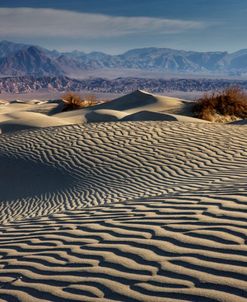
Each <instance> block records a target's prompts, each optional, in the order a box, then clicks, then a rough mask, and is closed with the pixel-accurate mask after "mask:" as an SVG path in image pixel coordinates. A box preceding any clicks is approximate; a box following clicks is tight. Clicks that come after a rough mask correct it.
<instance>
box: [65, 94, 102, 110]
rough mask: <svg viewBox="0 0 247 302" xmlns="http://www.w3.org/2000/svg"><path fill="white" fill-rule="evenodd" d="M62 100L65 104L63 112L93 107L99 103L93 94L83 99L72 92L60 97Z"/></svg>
mask: <svg viewBox="0 0 247 302" xmlns="http://www.w3.org/2000/svg"><path fill="white" fill-rule="evenodd" d="M62 100H63V101H64V103H65V109H64V111H69V110H75V109H81V108H86V107H90V106H94V105H96V104H97V103H98V102H99V101H98V100H97V98H96V96H95V95H93V94H90V95H87V96H84V97H83V96H80V95H79V94H76V93H74V92H67V93H66V94H64V95H62Z"/></svg>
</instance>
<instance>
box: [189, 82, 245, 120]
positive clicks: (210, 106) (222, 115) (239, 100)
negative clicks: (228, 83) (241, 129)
mask: <svg viewBox="0 0 247 302" xmlns="http://www.w3.org/2000/svg"><path fill="white" fill-rule="evenodd" d="M193 112H194V114H195V116H196V117H197V118H200V119H203V120H207V121H212V122H230V121H235V120H239V119H244V118H247V94H246V93H245V92H244V91H243V90H241V89H240V88H238V87H232V88H227V89H225V90H223V91H221V92H214V93H212V94H205V95H204V96H203V97H202V98H200V99H199V100H197V101H196V103H195V105H194V108H193Z"/></svg>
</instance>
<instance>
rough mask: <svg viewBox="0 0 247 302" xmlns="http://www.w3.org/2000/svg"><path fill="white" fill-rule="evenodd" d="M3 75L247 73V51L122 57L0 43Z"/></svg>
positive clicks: (162, 51) (147, 51) (139, 52)
mask: <svg viewBox="0 0 247 302" xmlns="http://www.w3.org/2000/svg"><path fill="white" fill-rule="evenodd" d="M0 58H1V60H0V74H1V75H10V76H11V75H30V74H39V75H58V74H60V75H67V76H71V75H72V74H74V75H77V76H80V75H84V76H85V74H86V73H87V71H91V70H96V71H97V70H102V69H103V70H104V69H107V70H111V69H112V70H117V69H119V70H125V69H126V70H140V71H141V70H147V71H157V72H161V73H162V72H165V73H176V74H179V73H183V74H186V73H188V74H194V73H196V74H204V75H205V74H213V73H216V74H217V73H221V74H222V75H227V74H232V73H237V74H238V73H245V72H247V51H246V50H241V51H238V52H235V53H232V54H228V53H227V52H196V51H184V50H174V49H169V48H155V47H151V48H141V49H132V50H129V51H127V52H125V53H123V54H120V55H109V54H105V53H102V52H91V53H88V54H86V53H84V52H80V51H72V52H64V53H60V52H58V51H55V50H54V51H50V50H47V49H45V48H42V47H39V46H31V45H25V44H18V43H13V42H8V41H2V42H0Z"/></svg>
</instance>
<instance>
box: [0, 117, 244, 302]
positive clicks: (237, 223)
mask: <svg viewBox="0 0 247 302" xmlns="http://www.w3.org/2000/svg"><path fill="white" fill-rule="evenodd" d="M245 134H246V126H245V125H241V126H235V125H222V124H210V123H209V124H208V123H205V124H204V123H203V124H201V123H199V124H198V123H183V122H164V121H163V122H161V121H160V122H150V121H149V122H121V123H114V122H113V123H96V124H93V123H92V124H85V125H68V126H60V127H51V128H45V129H38V130H25V131H20V132H16V133H12V134H3V135H1V137H0V166H1V167H4V168H3V169H1V170H0V173H1V180H3V182H2V183H1V184H0V191H1V192H2V195H1V202H0V221H1V224H0V247H1V248H0V268H1V269H0V301H11V302H12V301H14V302H15V301H25V302H26V301H32V302H36V301H102V302H103V301H105V302H106V301H147V302H149V301H158V302H159V301H162V302H166V301H168V302H169V301H173V302H174V301H195V302H197V301H202V302H204V301H206V302H208V301H227V302H232V301H238V302H242V301H246V298H247V265H246V264H247V257H246V255H247V245H246V242H247V218H246V213H247V197H246V193H247V192H246V188H247V186H246V184H247V183H246V179H247V168H246V167H247V165H246V163H247V162H246V161H247V160H246V158H247V157H246V155H247V138H246V135H245ZM18 166H19V167H23V169H22V170H21V169H17V167H18ZM18 173H19V174H18ZM49 183H51V184H52V185H50V186H49ZM11 184H13V185H11ZM14 184H18V185H16V186H14ZM31 184H33V186H32V185H31Z"/></svg>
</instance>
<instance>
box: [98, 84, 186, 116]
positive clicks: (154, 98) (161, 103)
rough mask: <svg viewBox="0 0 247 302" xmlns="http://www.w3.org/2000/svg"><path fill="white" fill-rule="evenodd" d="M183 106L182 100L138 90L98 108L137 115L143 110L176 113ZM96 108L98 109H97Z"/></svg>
mask: <svg viewBox="0 0 247 302" xmlns="http://www.w3.org/2000/svg"><path fill="white" fill-rule="evenodd" d="M183 106H184V102H183V100H181V99H177V98H172V97H166V96H161V95H155V94H151V93H148V92H146V91H143V90H136V91H134V92H132V93H130V94H127V95H124V96H122V97H120V98H117V99H114V100H112V101H110V102H107V103H104V104H100V105H98V106H97V109H110V110H117V111H126V112H128V113H135V112H137V111H143V110H150V111H155V112H158V111H162V110H164V111H166V112H168V111H169V112H170V111H173V112H174V113H175V111H177V110H179V109H181V107H183ZM94 108H95V109H96V107H94ZM94 108H92V109H94Z"/></svg>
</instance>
